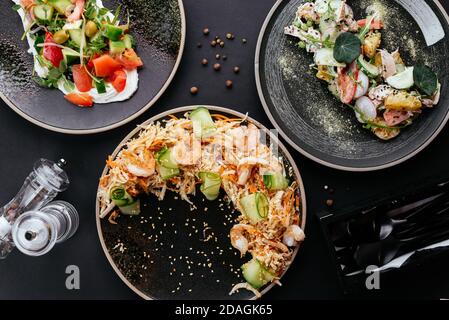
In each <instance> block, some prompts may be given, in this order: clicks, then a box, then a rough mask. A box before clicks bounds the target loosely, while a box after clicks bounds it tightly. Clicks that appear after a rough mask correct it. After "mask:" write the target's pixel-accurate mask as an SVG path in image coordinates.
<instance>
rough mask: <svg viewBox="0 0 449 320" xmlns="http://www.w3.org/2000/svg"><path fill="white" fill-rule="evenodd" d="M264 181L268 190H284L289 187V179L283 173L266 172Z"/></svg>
mask: <svg viewBox="0 0 449 320" xmlns="http://www.w3.org/2000/svg"><path fill="white" fill-rule="evenodd" d="M263 183H264V185H265V187H267V189H268V190H270V191H274V190H283V189H285V188H287V187H288V179H287V178H286V177H285V176H284V175H283V174H282V173H266V174H264V175H263Z"/></svg>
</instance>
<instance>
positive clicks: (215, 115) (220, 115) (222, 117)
mask: <svg viewBox="0 0 449 320" xmlns="http://www.w3.org/2000/svg"><path fill="white" fill-rule="evenodd" d="M211 117H212V118H217V119H220V120H227V119H229V118H228V117H226V116H224V115H222V114H218V113H213V114H211Z"/></svg>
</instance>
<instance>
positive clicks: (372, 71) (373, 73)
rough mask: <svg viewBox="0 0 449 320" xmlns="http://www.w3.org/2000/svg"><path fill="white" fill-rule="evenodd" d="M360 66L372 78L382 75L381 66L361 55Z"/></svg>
mask: <svg viewBox="0 0 449 320" xmlns="http://www.w3.org/2000/svg"><path fill="white" fill-rule="evenodd" d="M357 61H358V63H359V65H360V67H361V68H362V69H363V70H364V71H365V72H366V73H367V74H368V75H369V76H370V77H371V78H375V77H378V76H379V75H380V72H379V68H378V67H376V66H375V65H373V64H371V63H369V62H368V61H366V60H365V59H364V58H363V56H360V57H359V59H358V60H357Z"/></svg>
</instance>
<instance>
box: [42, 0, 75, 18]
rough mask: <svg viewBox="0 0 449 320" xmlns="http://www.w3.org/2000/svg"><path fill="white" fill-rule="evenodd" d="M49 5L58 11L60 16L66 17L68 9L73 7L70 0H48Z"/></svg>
mask: <svg viewBox="0 0 449 320" xmlns="http://www.w3.org/2000/svg"><path fill="white" fill-rule="evenodd" d="M47 3H48V4H49V5H51V6H52V7H53V8H55V9H56V11H58V13H59V14H61V15H64V16H65V13H66V10H67V7H68V6H71V5H72V2H71V1H70V0H48V1H47Z"/></svg>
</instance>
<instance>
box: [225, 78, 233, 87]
mask: <svg viewBox="0 0 449 320" xmlns="http://www.w3.org/2000/svg"><path fill="white" fill-rule="evenodd" d="M226 88H228V89H231V88H232V81H231V80H226Z"/></svg>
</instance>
